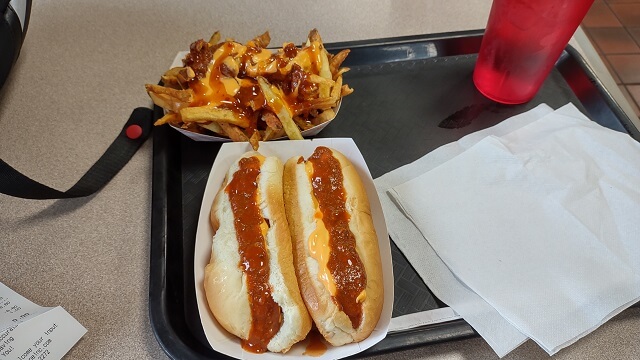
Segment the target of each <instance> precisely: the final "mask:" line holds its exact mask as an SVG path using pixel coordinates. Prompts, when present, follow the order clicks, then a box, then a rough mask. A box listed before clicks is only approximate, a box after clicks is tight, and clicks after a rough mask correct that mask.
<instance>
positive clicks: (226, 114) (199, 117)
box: [180, 106, 249, 128]
mask: <svg viewBox="0 0 640 360" xmlns="http://www.w3.org/2000/svg"><path fill="white" fill-rule="evenodd" d="M180 116H181V117H182V121H184V122H196V123H208V122H211V121H215V122H218V123H228V124H233V125H237V126H239V127H242V128H246V127H249V119H247V118H246V117H243V116H239V115H238V114H236V113H235V112H234V111H233V110H229V109H223V108H217V107H213V106H200V107H187V108H184V109H181V110H180Z"/></svg>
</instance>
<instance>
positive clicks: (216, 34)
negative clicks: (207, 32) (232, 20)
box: [209, 31, 220, 46]
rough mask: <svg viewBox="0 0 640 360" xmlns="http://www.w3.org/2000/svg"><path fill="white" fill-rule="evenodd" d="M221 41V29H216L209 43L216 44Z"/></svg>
mask: <svg viewBox="0 0 640 360" xmlns="http://www.w3.org/2000/svg"><path fill="white" fill-rule="evenodd" d="M219 42H220V31H216V32H214V33H213V34H211V37H210V38H209V45H211V46H215V45H216V44H217V43H219Z"/></svg>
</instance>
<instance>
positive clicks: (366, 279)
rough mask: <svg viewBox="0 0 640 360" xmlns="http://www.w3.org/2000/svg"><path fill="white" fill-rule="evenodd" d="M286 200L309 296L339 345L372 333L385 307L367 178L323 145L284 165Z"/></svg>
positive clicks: (317, 318)
mask: <svg viewBox="0 0 640 360" xmlns="http://www.w3.org/2000/svg"><path fill="white" fill-rule="evenodd" d="M284 199H285V210H286V214H287V220H288V222H289V227H290V229H291V234H292V235H291V236H292V241H293V244H294V245H293V248H294V251H293V258H294V265H295V269H296V275H297V276H298V283H299V285H300V290H301V292H302V297H303V299H304V302H305V304H306V305H307V309H308V310H309V313H310V315H311V317H312V318H313V320H314V322H315V324H316V327H317V328H318V330H319V331H320V333H321V334H322V335H323V336H324V338H325V339H326V340H327V341H328V342H329V343H330V344H332V345H335V346H339V345H343V344H347V343H351V342H358V341H361V340H364V339H365V338H367V337H368V336H369V335H370V334H371V332H372V331H373V329H374V328H375V326H376V324H377V323H378V320H379V319H380V314H381V312H382V305H383V298H384V296H383V292H384V288H383V282H382V265H381V261H380V253H379V249H378V239H377V236H376V232H375V229H374V226H373V220H372V218H371V211H370V207H369V200H368V198H367V194H366V192H365V190H364V186H363V184H362V180H361V179H360V177H359V176H358V174H357V172H356V169H355V168H354V166H353V165H352V164H351V163H350V162H349V160H348V159H347V158H346V157H345V156H344V155H343V154H341V153H340V152H338V151H336V150H333V149H330V148H327V147H318V148H316V150H315V151H314V153H313V154H312V155H311V156H310V157H309V158H308V159H307V160H306V161H305V160H304V158H303V157H294V158H291V159H289V160H288V161H287V162H286V164H285V166H284Z"/></svg>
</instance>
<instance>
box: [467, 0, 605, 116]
mask: <svg viewBox="0 0 640 360" xmlns="http://www.w3.org/2000/svg"><path fill="white" fill-rule="evenodd" d="M592 3H593V0H493V5H492V6H491V13H490V14H489V21H488V23H487V29H486V31H485V34H484V37H483V39H482V45H481V46H480V53H479V54H478V61H477V62H476V67H475V70H474V73H473V82H474V83H475V85H476V88H477V89H478V90H479V91H480V92H481V93H482V94H483V95H484V96H486V97H488V98H489V99H491V100H494V101H497V102H500V103H503V104H521V103H525V102H527V101H529V100H531V99H532V98H533V97H534V96H535V95H536V93H537V92H538V90H539V89H540V87H541V86H542V83H543V82H544V80H545V79H546V77H547V75H549V72H550V71H551V69H552V68H553V66H554V64H555V62H556V61H557V60H558V58H559V57H560V54H561V53H562V50H564V48H565V47H566V46H567V44H568V43H569V39H571V36H572V35H573V33H574V32H575V31H576V29H577V28H578V26H579V25H580V22H581V21H582V19H583V18H584V16H585V15H586V14H587V11H588V10H589V7H591V4H592Z"/></svg>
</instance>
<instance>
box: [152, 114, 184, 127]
mask: <svg viewBox="0 0 640 360" xmlns="http://www.w3.org/2000/svg"><path fill="white" fill-rule="evenodd" d="M176 120H178V115H177V114H175V113H167V114H165V115H164V116H163V117H161V118H160V119H158V120H157V121H156V122H154V123H153V125H154V126H159V125H164V124H166V123H169V124H175V123H176V122H177V121H176Z"/></svg>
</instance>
